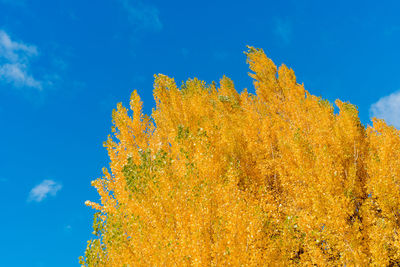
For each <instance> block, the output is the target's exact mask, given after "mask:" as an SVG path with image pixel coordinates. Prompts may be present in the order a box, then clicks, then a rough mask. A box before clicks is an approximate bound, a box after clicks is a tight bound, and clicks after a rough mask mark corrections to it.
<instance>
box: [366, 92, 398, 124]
mask: <svg viewBox="0 0 400 267" xmlns="http://www.w3.org/2000/svg"><path fill="white" fill-rule="evenodd" d="M369 113H370V116H371V117H376V118H379V119H384V120H385V121H386V123H388V124H391V125H393V126H394V127H396V128H397V129H400V91H398V92H394V93H392V94H390V95H388V96H384V97H382V98H381V99H379V100H378V102H376V103H374V104H372V105H371V107H370V109H369Z"/></svg>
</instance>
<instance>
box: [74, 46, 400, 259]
mask: <svg viewBox="0 0 400 267" xmlns="http://www.w3.org/2000/svg"><path fill="white" fill-rule="evenodd" d="M246 54H247V57H248V60H247V62H248V63H249V65H250V69H251V70H252V73H251V74H250V76H251V77H252V78H253V79H254V86H255V91H256V95H253V94H250V93H248V92H247V91H246V90H244V91H242V92H241V93H240V94H239V93H238V92H237V91H236V89H235V87H234V84H233V82H232V81H231V80H230V79H229V78H227V77H223V78H222V79H221V80H220V83H219V85H218V88H217V85H216V84H215V83H212V84H210V85H208V84H206V83H205V82H203V81H200V80H198V79H189V80H188V81H187V82H186V83H183V84H182V86H181V87H180V88H178V87H177V85H176V83H175V82H174V80H173V79H172V78H169V77H167V76H164V75H161V74H160V75H156V76H155V82H154V97H155V100H156V108H155V109H154V110H153V113H152V115H151V117H148V116H146V115H144V114H143V113H142V102H141V100H140V98H139V96H138V94H137V92H136V91H134V92H133V93H132V96H131V102H130V109H131V111H128V109H126V108H124V107H123V106H122V104H118V105H117V109H116V110H114V111H113V116H112V117H113V123H114V127H113V128H112V132H113V136H109V138H108V140H107V142H105V147H106V148H107V150H108V154H109V157H110V168H109V169H104V170H103V171H104V176H103V177H102V178H99V179H97V180H95V181H93V186H94V187H95V188H96V189H97V191H98V193H99V195H100V204H97V203H93V202H87V205H89V206H91V207H93V208H94V209H96V210H98V213H97V214H96V216H95V220H94V230H95V231H94V233H95V235H96V237H95V238H94V239H92V240H91V241H89V242H88V246H87V249H86V252H85V256H84V257H82V258H81V263H82V264H83V265H87V266H142V265H143V266H161V265H164V266H170V265H175V266H185V265H196V266H225V265H233V266H238V265H245V266H256V265H257V266H259V265H266V264H267V265H281V266H286V265H297V264H299V265H300V264H301V265H306V264H307V265H311V264H318V265H339V264H340V265H344V264H345V265H347V266H349V265H370V264H371V265H396V264H400V241H399V227H400V210H399V207H400V132H399V131H398V130H397V129H395V128H393V127H390V126H388V125H386V124H385V122H384V121H382V120H377V119H374V120H373V127H371V126H369V127H368V128H365V127H364V126H363V125H362V124H361V123H360V120H359V118H358V111H357V108H356V107H355V106H354V105H351V104H350V103H344V102H341V101H339V100H337V101H336V102H335V103H336V105H337V107H338V108H339V112H338V113H335V112H334V107H333V105H332V104H330V103H329V102H328V101H326V100H323V99H322V98H320V97H316V96H313V95H311V94H310V93H309V92H307V91H306V90H305V89H304V86H303V85H300V84H298V83H297V82H296V78H295V75H294V72H293V70H291V69H289V68H288V67H286V66H285V65H282V66H281V67H279V69H278V68H277V67H276V66H275V65H274V63H273V62H272V61H271V60H270V59H268V58H267V57H266V55H265V54H264V52H263V51H262V50H261V49H255V48H253V47H249V51H248V52H247V53H246Z"/></svg>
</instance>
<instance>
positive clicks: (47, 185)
mask: <svg viewBox="0 0 400 267" xmlns="http://www.w3.org/2000/svg"><path fill="white" fill-rule="evenodd" d="M61 188H62V185H61V184H59V183H56V182H54V181H53V180H43V181H42V182H41V183H40V184H38V185H36V186H35V187H34V188H32V190H31V192H30V193H29V197H28V201H35V202H41V201H42V200H44V199H45V198H46V197H47V196H48V195H51V196H55V195H56V194H57V192H58V191H59V190H61Z"/></svg>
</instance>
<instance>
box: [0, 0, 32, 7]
mask: <svg viewBox="0 0 400 267" xmlns="http://www.w3.org/2000/svg"><path fill="white" fill-rule="evenodd" d="M0 3H2V4H7V5H13V6H18V7H25V5H26V2H25V0H0Z"/></svg>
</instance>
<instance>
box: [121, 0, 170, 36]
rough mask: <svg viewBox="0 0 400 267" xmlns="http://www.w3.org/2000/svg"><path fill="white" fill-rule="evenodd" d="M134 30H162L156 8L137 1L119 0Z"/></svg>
mask: <svg viewBox="0 0 400 267" xmlns="http://www.w3.org/2000/svg"><path fill="white" fill-rule="evenodd" d="M120 2H121V3H122V6H123V8H124V9H125V11H126V12H127V13H128V16H129V17H128V19H129V21H130V23H131V24H132V25H133V26H134V27H135V29H136V30H153V31H160V30H162V28H163V24H162V23H161V20H160V17H159V13H160V12H159V10H158V8H157V7H155V6H152V5H149V4H144V3H142V2H141V1H138V0H120Z"/></svg>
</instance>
